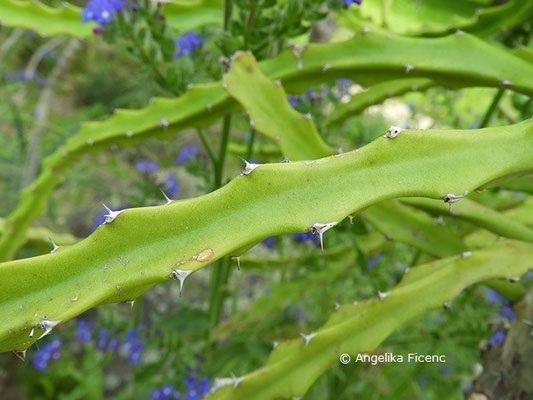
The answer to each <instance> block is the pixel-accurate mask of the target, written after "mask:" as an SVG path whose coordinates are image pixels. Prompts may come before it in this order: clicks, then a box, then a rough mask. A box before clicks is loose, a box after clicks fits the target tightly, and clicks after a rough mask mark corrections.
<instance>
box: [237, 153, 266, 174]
mask: <svg viewBox="0 0 533 400" xmlns="http://www.w3.org/2000/svg"><path fill="white" fill-rule="evenodd" d="M241 160H242V161H243V162H244V169H243V170H242V171H241V175H250V174H251V173H252V172H253V171H254V170H255V169H256V168H258V167H260V166H261V165H263V164H255V163H251V162H248V161H246V160H245V159H244V158H242V157H241Z"/></svg>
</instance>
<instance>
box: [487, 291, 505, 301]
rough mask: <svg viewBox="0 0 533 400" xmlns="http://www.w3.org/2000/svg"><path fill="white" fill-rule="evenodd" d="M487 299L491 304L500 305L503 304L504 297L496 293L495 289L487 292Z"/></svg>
mask: <svg viewBox="0 0 533 400" xmlns="http://www.w3.org/2000/svg"><path fill="white" fill-rule="evenodd" d="M485 297H486V298H487V300H488V301H490V302H491V303H500V302H503V300H504V298H503V296H502V295H501V294H499V293H498V292H497V291H495V290H494V289H487V290H486V291H485Z"/></svg>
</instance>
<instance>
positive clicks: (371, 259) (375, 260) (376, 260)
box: [366, 253, 383, 268]
mask: <svg viewBox="0 0 533 400" xmlns="http://www.w3.org/2000/svg"><path fill="white" fill-rule="evenodd" d="M382 259H383V254H381V253H378V254H376V255H375V256H374V257H368V258H367V260H366V265H368V268H374V267H375V266H376V265H378V264H379V263H380V262H381V260H382Z"/></svg>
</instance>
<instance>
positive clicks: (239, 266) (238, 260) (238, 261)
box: [230, 256, 241, 271]
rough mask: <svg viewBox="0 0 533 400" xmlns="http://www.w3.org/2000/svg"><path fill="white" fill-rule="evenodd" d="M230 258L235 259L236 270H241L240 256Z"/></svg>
mask: <svg viewBox="0 0 533 400" xmlns="http://www.w3.org/2000/svg"><path fill="white" fill-rule="evenodd" d="M230 258H231V259H232V260H237V270H239V271H240V270H241V256H233V257H230Z"/></svg>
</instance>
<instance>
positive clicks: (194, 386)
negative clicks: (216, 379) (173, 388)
mask: <svg viewBox="0 0 533 400" xmlns="http://www.w3.org/2000/svg"><path fill="white" fill-rule="evenodd" d="M183 383H184V384H185V386H187V391H186V392H185V399H186V400H200V399H202V398H203V397H204V396H206V395H207V393H209V388H210V387H211V381H210V380H209V378H208V377H207V376H204V377H202V378H196V377H195V376H193V375H189V376H187V377H186V378H185V379H184V380H183Z"/></svg>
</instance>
